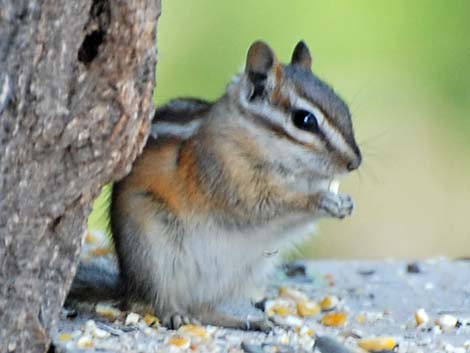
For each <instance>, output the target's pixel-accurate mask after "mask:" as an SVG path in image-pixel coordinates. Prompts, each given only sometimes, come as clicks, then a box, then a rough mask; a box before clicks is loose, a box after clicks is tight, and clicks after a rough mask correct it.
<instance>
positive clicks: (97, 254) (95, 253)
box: [89, 248, 112, 257]
mask: <svg viewBox="0 0 470 353" xmlns="http://www.w3.org/2000/svg"><path fill="white" fill-rule="evenodd" d="M111 253H112V250H111V249H110V248H96V249H93V250H91V251H90V253H89V254H90V256H93V257H100V256H106V255H109V254H111Z"/></svg>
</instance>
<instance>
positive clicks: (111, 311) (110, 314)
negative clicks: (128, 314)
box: [95, 303, 122, 321]
mask: <svg viewBox="0 0 470 353" xmlns="http://www.w3.org/2000/svg"><path fill="white" fill-rule="evenodd" d="M95 311H96V313H97V314H98V315H100V316H103V317H105V318H107V319H108V320H110V321H114V320H116V319H117V318H118V317H119V316H121V314H122V311H121V310H119V309H117V308H114V307H112V306H111V305H109V304H107V303H98V304H96V307H95Z"/></svg>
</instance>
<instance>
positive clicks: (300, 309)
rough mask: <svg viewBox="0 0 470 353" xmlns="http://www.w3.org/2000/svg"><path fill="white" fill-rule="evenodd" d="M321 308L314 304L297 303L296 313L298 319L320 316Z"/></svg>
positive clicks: (311, 302)
mask: <svg viewBox="0 0 470 353" xmlns="http://www.w3.org/2000/svg"><path fill="white" fill-rule="evenodd" d="M320 312H321V308H320V305H318V304H317V303H316V302H313V301H309V300H304V301H299V302H298V303H297V313H298V314H299V316H300V317H313V316H317V315H318V314H320Z"/></svg>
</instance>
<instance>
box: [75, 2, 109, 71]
mask: <svg viewBox="0 0 470 353" xmlns="http://www.w3.org/2000/svg"><path fill="white" fill-rule="evenodd" d="M110 18H111V11H110V8H109V1H108V0H94V1H93V3H92V5H91V8H90V19H89V21H88V23H87V25H86V26H85V32H88V34H87V35H86V36H85V39H84V40H83V43H82V45H81V46H80V49H78V60H79V61H80V62H82V63H84V64H85V65H86V64H89V63H91V62H92V61H93V59H95V58H96V56H97V55H98V51H99V47H100V45H101V44H103V42H104V40H105V37H106V31H107V29H108V27H109V21H110Z"/></svg>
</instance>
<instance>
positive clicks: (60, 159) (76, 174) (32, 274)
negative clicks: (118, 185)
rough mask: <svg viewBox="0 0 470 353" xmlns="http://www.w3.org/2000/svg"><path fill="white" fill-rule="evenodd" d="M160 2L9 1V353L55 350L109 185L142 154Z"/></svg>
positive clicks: (1, 252)
mask: <svg viewBox="0 0 470 353" xmlns="http://www.w3.org/2000/svg"><path fill="white" fill-rule="evenodd" d="M159 13H160V1H159V0H74V1H68V0H0V352H8V351H15V352H45V351H47V349H48V346H49V343H50V339H49V337H50V334H51V333H52V332H54V330H55V327H56V322H57V318H58V314H59V312H60V308H61V306H62V304H63V301H64V299H65V296H66V294H67V291H68V288H69V286H70V283H71V281H72V278H73V275H74V273H75V269H76V266H77V261H78V256H79V253H80V249H81V243H82V238H83V235H84V233H85V227H86V219H87V216H88V214H89V212H90V209H91V203H92V201H93V199H94V198H95V197H96V196H97V194H98V193H99V190H100V188H101V186H102V185H104V184H105V183H108V182H110V181H112V180H116V179H117V178H120V177H122V176H123V175H124V174H125V173H126V172H127V171H128V170H129V168H130V165H131V162H132V161H133V160H134V158H135V157H136V155H137V154H138V153H139V152H140V151H141V148H142V147H143V144H144V142H145V139H146V136H147V134H148V130H149V125H150V119H151V115H152V112H153V100H152V93H153V87H154V83H155V82H154V81H155V80H154V75H155V73H154V70H155V64H156V47H155V46H156V22H157V19H158V16H159Z"/></svg>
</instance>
